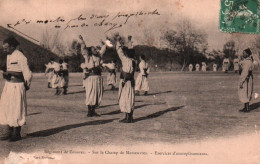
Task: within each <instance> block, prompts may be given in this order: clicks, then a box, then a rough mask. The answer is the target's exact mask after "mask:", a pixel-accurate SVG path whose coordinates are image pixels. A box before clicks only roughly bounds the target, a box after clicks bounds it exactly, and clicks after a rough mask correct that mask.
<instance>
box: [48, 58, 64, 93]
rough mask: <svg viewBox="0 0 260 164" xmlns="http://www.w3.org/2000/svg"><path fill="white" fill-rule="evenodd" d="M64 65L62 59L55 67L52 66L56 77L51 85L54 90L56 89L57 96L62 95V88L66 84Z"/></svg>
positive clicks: (55, 63)
mask: <svg viewBox="0 0 260 164" xmlns="http://www.w3.org/2000/svg"><path fill="white" fill-rule="evenodd" d="M62 63H63V60H62V59H60V60H59V63H57V62H54V63H53V65H52V66H53V69H54V75H53V78H52V83H51V85H52V88H53V89H56V93H55V95H60V94H61V92H62V88H63V86H64V84H65V80H64V77H63V72H62Z"/></svg>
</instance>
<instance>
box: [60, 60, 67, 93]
mask: <svg viewBox="0 0 260 164" xmlns="http://www.w3.org/2000/svg"><path fill="white" fill-rule="evenodd" d="M68 62H69V60H68V58H65V59H64V61H63V63H62V64H61V65H62V72H63V78H64V85H63V94H64V95H66V94H67V90H68V87H69V69H68V67H69V64H68Z"/></svg>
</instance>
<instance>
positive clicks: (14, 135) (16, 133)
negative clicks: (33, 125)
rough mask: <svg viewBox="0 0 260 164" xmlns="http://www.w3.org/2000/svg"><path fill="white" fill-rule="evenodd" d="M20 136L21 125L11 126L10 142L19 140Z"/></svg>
mask: <svg viewBox="0 0 260 164" xmlns="http://www.w3.org/2000/svg"><path fill="white" fill-rule="evenodd" d="M21 139H22V137H21V126H18V127H14V128H13V133H12V134H11V137H10V140H9V141H10V142H15V141H19V140H21Z"/></svg>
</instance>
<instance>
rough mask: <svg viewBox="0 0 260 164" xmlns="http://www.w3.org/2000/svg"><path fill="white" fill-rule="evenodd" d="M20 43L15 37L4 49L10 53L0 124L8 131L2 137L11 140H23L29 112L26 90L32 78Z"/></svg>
mask: <svg viewBox="0 0 260 164" xmlns="http://www.w3.org/2000/svg"><path fill="white" fill-rule="evenodd" d="M18 45H19V42H18V41H17V40H16V39H15V38H14V37H9V38H7V39H5V40H4V42H3V49H4V51H5V52H6V53H7V54H8V55H7V64H6V65H7V69H6V72H4V78H5V79H6V82H5V86H4V88H3V91H2V95H1V99H0V124H1V125H5V126H6V127H7V129H8V133H7V134H6V136H5V137H4V136H3V137H2V138H1V139H5V140H7V139H9V140H10V141H18V140H21V126H23V125H24V124H25V122H26V120H25V116H26V113H27V103H26V91H27V90H29V88H30V84H31V79H32V72H31V71H30V69H29V66H28V63H27V58H26V57H25V56H24V54H23V53H22V52H20V51H19V50H17V46H18Z"/></svg>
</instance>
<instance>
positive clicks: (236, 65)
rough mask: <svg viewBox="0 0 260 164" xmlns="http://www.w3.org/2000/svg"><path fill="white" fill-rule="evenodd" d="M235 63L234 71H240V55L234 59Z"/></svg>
mask: <svg viewBox="0 0 260 164" xmlns="http://www.w3.org/2000/svg"><path fill="white" fill-rule="evenodd" d="M233 64H234V71H235V73H237V72H238V71H239V59H238V57H236V58H235V59H234V60H233Z"/></svg>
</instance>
